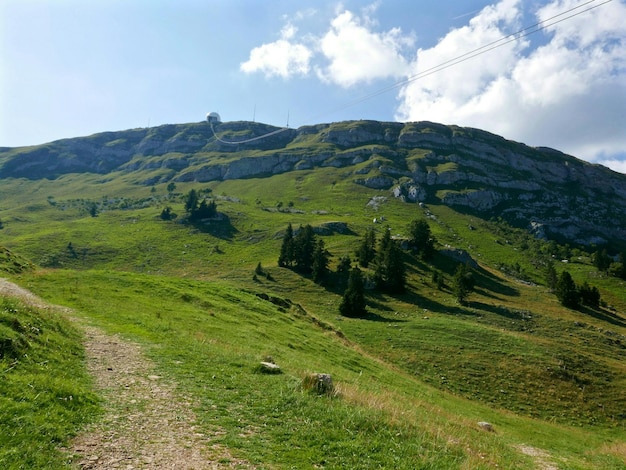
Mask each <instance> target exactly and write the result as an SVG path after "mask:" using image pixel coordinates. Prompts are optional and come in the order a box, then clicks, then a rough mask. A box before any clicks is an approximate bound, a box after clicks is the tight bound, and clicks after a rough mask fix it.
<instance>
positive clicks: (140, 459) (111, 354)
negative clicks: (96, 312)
mask: <svg viewBox="0 0 626 470" xmlns="http://www.w3.org/2000/svg"><path fill="white" fill-rule="evenodd" d="M0 295H5V296H11V297H18V298H20V299H21V300H22V301H23V302H25V303H28V304H30V305H33V306H35V307H38V308H44V309H49V308H54V309H58V310H60V311H63V312H64V313H65V314H66V315H67V316H68V318H70V319H71V320H73V321H75V322H76V323H77V324H78V325H79V326H80V328H81V329H82V330H83V331H84V332H85V351H86V356H87V367H88V370H89V372H90V373H91V374H92V376H93V377H94V382H95V385H96V387H97V389H98V390H99V391H100V393H101V394H102V396H103V397H104V407H105V414H104V416H103V418H102V419H101V420H100V421H99V422H98V423H96V424H94V425H93V426H91V427H90V428H89V429H87V430H85V432H84V433H83V434H81V435H79V436H78V437H77V438H76V439H74V441H73V442H72V445H71V448H70V449H68V452H69V453H70V454H71V456H72V461H73V463H74V464H75V465H76V466H77V467H78V468H81V469H98V470H100V469H124V470H131V469H176V470H179V469H180V470H183V469H222V468H234V467H236V468H250V465H249V464H247V463H246V462H244V461H241V460H237V459H234V458H232V456H231V455H230V454H229V452H228V450H227V449H225V448H223V447H220V446H218V445H215V444H212V443H211V436H207V435H205V434H202V433H201V432H199V431H198V429H197V428H196V425H195V422H196V417H195V415H194V413H193V405H194V403H193V401H192V400H191V399H189V398H188V397H185V396H183V395H182V394H180V392H179V391H178V390H177V387H176V384H175V383H174V382H173V381H171V380H169V379H167V378H166V377H162V376H159V375H157V374H156V373H155V371H154V370H155V366H154V364H153V363H152V362H151V361H150V360H149V359H147V358H146V357H145V356H144V355H143V353H142V351H141V348H140V346H139V345H137V344H134V343H131V342H129V341H126V340H124V339H122V338H120V337H119V336H117V335H108V334H106V333H104V332H103V331H102V330H100V329H98V328H95V327H92V326H88V325H86V324H85V322H84V321H82V320H80V319H77V318H76V317H75V316H74V315H73V313H72V312H71V310H69V309H65V308H62V307H54V306H51V305H48V304H46V303H45V302H44V301H43V300H42V299H40V298H38V297H36V296H35V295H33V294H32V293H31V292H29V291H27V290H25V289H22V288H21V287H19V286H17V285H16V284H13V283H11V282H9V281H7V280H5V279H0Z"/></svg>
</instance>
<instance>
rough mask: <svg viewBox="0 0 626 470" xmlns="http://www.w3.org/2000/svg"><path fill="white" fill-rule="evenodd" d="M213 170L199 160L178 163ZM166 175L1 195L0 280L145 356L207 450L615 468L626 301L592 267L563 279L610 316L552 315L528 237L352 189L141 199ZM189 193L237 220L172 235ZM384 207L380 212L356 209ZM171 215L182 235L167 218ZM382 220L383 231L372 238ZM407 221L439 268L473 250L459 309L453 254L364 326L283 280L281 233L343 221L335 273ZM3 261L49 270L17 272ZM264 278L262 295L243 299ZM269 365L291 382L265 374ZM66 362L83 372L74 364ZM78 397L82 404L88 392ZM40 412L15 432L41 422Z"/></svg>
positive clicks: (316, 292)
mask: <svg viewBox="0 0 626 470" xmlns="http://www.w3.org/2000/svg"><path fill="white" fill-rule="evenodd" d="M347 125H348V126H351V125H352V124H347ZM318 139H319V135H317V134H311V135H310V136H304V137H303V138H302V139H301V142H300V143H299V145H302V146H305V145H306V146H308V147H310V148H311V151H314V150H315V147H316V146H317V145H319V142H317V140H318ZM323 145H326V144H323ZM294 151H295V150H294ZM411 155H413V158H414V159H416V160H417V159H419V158H421V157H422V155H423V154H422V153H420V152H418V151H412V153H411ZM163 158H166V157H165V156H164V157H163ZM217 158H218V157H217V156H215V155H213V154H210V153H207V154H196V155H195V156H194V159H192V160H190V161H191V165H205V164H210V163H211V162H213V163H217V162H218V160H217ZM219 158H222V159H224V160H228V159H231V158H234V155H231V154H228V155H226V156H221V157H219ZM153 159H154V160H155V161H156V160H160V159H161V157H153ZM379 160H380V161H381V162H382V161H384V162H386V163H389V162H390V161H391V160H389V158H383V157H380V159H379ZM391 163H393V162H391ZM409 163H410V162H409ZM366 166H367V163H361V164H360V165H357V166H355V167H354V168H361V167H363V168H365V167H366ZM163 171H164V170H162V169H158V170H149V171H145V172H141V175H140V176H138V175H136V174H133V173H117V174H110V175H106V177H104V176H103V175H65V176H61V177H59V178H58V179H57V180H33V181H31V180H23V179H7V180H3V184H2V186H0V200H2V207H1V208H0V217H1V220H2V222H3V227H4V228H3V229H2V231H1V232H0V234H2V236H3V242H2V243H3V244H4V245H6V246H7V248H8V249H9V250H10V252H9V251H5V252H4V253H5V257H4V258H3V257H2V256H0V268H2V269H4V271H7V272H8V274H9V275H11V276H13V278H14V279H16V280H18V281H19V283H20V284H22V285H24V286H26V287H28V288H31V289H33V290H34V291H36V292H37V293H38V294H40V295H42V296H44V297H45V298H47V299H49V300H51V301H52V302H55V303H60V304H64V305H70V306H72V307H74V308H75V309H77V311H78V312H80V314H81V315H84V316H85V317H86V318H88V319H89V321H91V322H93V323H95V324H97V325H99V326H101V327H103V328H105V329H107V330H108V331H110V332H117V333H121V334H123V335H125V336H126V337H128V338H130V339H133V340H135V341H139V342H141V343H142V344H143V346H144V348H145V349H146V351H147V352H148V354H149V355H150V356H151V358H152V359H154V361H155V363H156V364H157V366H158V367H159V368H160V369H161V371H162V372H163V373H164V374H168V375H170V376H172V377H174V378H175V379H176V381H177V382H178V383H179V384H180V387H181V389H182V390H183V391H184V392H185V393H189V394H191V395H193V396H194V397H195V398H196V402H197V403H199V407H198V409H197V410H196V412H197V415H198V417H199V420H200V422H201V423H202V425H203V426H204V427H205V430H206V431H207V432H212V431H219V433H218V436H219V437H218V438H217V439H218V441H219V443H221V444H224V445H226V446H228V447H229V448H230V449H232V450H233V455H234V456H235V457H237V458H243V459H246V460H248V461H250V462H252V463H254V464H258V465H259V466H260V467H261V468H266V467H272V468H310V467H313V466H319V467H327V468H374V467H381V468H472V469H474V468H495V466H496V465H498V466H499V468H536V467H537V466H538V464H537V461H536V459H534V458H533V457H531V456H529V455H524V453H523V452H522V451H521V450H520V448H521V447H520V446H532V447H534V448H536V449H540V450H543V451H545V452H546V453H547V454H548V455H549V457H548V458H549V461H550V462H552V463H553V464H554V465H555V466H557V467H559V468H568V469H569V468H573V469H585V468H615V469H618V468H623V466H624V458H625V455H626V451H625V444H624V442H625V441H626V439H625V434H626V433H625V429H624V423H625V417H624V416H623V410H624V409H626V394H625V393H624V390H625V389H626V370H625V369H624V366H623V363H624V355H625V354H626V353H625V351H626V350H625V349H624V345H625V344H626V337H625V335H626V324H625V322H626V320H625V318H624V312H625V311H626V289H624V283H623V281H620V280H617V279H615V278H608V277H606V276H603V275H600V274H598V273H597V271H595V269H594V268H593V267H592V265H591V263H590V260H589V258H588V257H587V256H584V255H581V256H580V257H572V259H570V262H569V263H568V264H559V265H558V266H557V268H558V269H559V270H562V269H568V270H569V271H570V272H571V273H572V275H573V276H574V278H575V279H576V281H577V282H582V281H584V280H587V281H588V282H589V283H590V284H592V285H597V286H598V287H599V288H600V290H601V293H602V298H603V299H604V300H605V301H606V303H607V304H608V305H610V306H611V308H609V307H606V308H601V309H597V310H585V311H581V312H578V311H571V310H567V309H564V308H562V307H561V306H560V305H558V302H557V301H556V299H555V297H554V296H553V295H552V294H550V293H549V292H548V291H547V289H546V288H545V287H544V286H543V285H542V284H543V278H542V274H541V271H540V270H539V269H538V267H537V264H536V262H535V261H536V253H537V252H538V251H540V250H541V249H548V248H546V247H545V246H544V245H541V244H539V242H536V241H535V240H534V239H532V237H530V236H529V235H528V234H526V233H525V232H523V231H521V230H515V229H512V228H510V227H508V226H506V224H504V223H503V222H501V221H494V220H484V219H482V218H480V217H478V216H476V215H471V214H462V213H459V212H457V211H454V210H453V209H450V208H448V207H445V206H440V205H436V204H433V205H428V206H427V207H424V208H420V207H419V206H417V205H416V204H406V203H402V202H400V201H399V200H397V199H394V198H392V197H391V196H390V195H389V193H388V192H387V191H375V190H371V189H368V188H365V187H363V186H359V185H355V184H354V183H353V182H352V179H353V178H354V177H356V176H354V175H353V174H352V173H351V171H352V169H350V168H334V167H324V168H316V169H315V170H300V171H293V172H289V173H285V174H280V175H275V176H272V177H267V178H248V179H241V180H226V181H214V182H210V183H204V184H199V183H177V188H176V191H175V194H173V195H168V193H167V190H166V183H159V184H155V185H154V186H153V187H147V186H142V185H138V184H136V182H137V181H138V178H139V179H141V178H143V177H146V178H147V177H152V176H159V175H161V176H162V172H163ZM372 174H375V172H373V173H372ZM361 176H363V175H359V177H361ZM153 188H154V189H153ZM191 188H194V189H196V190H199V189H211V190H212V195H213V196H214V197H215V198H216V199H217V203H218V210H219V211H220V212H222V213H224V214H226V215H227V216H228V218H227V219H225V220H224V221H223V222H219V223H212V224H210V225H207V226H202V225H198V226H191V225H186V224H182V223H180V218H181V216H182V215H183V213H184V211H183V209H182V195H184V194H185V193H186V192H187V191H189V190H190V189H191ZM375 196H377V197H379V198H380V199H379V204H378V205H377V206H372V205H368V202H369V201H370V200H371V199H372V198H373V197H375ZM92 202H97V203H98V204H100V205H101V208H102V210H101V212H100V213H99V215H98V216H97V217H91V216H90V215H89V213H88V210H87V208H88V207H89V206H90V204H91V203H92ZM166 205H169V206H171V207H172V208H173V209H174V212H177V213H178V214H179V219H177V220H175V221H169V222H165V221H162V220H160V219H159V218H158V215H159V213H160V212H161V210H162V209H163V207H165V206H166ZM279 206H281V207H280V208H279ZM381 217H384V218H385V221H384V224H376V225H373V224H372V220H373V219H374V218H377V219H380V218H381ZM416 217H427V220H428V221H429V224H430V226H431V230H432V231H433V234H434V235H435V236H436V238H437V240H438V242H439V244H438V245H437V247H438V248H443V247H444V246H445V245H450V246H453V247H456V248H461V249H464V250H466V251H468V252H469V253H470V254H471V255H472V257H473V258H474V259H475V260H477V261H478V262H480V263H481V269H480V270H479V271H478V272H477V273H476V276H477V289H476V291H475V292H474V293H473V294H472V295H471V296H470V298H469V303H468V305H459V304H458V303H457V302H456V300H455V298H454V295H453V294H452V292H451V291H450V290H449V288H444V289H443V290H437V289H436V287H435V286H434V284H433V283H432V282H431V281H430V279H431V274H432V270H433V269H437V270H439V271H441V272H442V273H444V276H445V277H446V280H447V282H448V284H449V282H450V279H451V275H452V273H453V272H454V269H455V267H456V263H455V262H454V261H452V260H451V259H449V258H446V257H444V256H443V255H438V256H437V257H436V258H435V259H434V260H433V262H432V263H430V264H428V263H424V262H422V261H420V260H417V259H415V258H414V257H413V256H412V255H410V254H407V256H406V261H407V264H408V272H409V280H408V282H409V292H408V293H407V294H405V295H402V296H395V297H390V296H385V295H379V294H376V293H374V292H368V309H369V312H370V315H369V317H368V318H366V319H346V318H342V317H340V316H339V315H338V305H339V302H340V299H341V296H340V295H341V290H342V289H341V286H340V285H335V286H329V288H328V289H323V288H320V287H319V286H317V285H315V284H313V283H312V282H311V281H310V280H309V279H307V278H306V277H302V276H299V275H296V274H295V273H293V272H291V271H289V270H285V269H280V268H277V267H276V259H277V255H278V251H279V249H280V243H281V238H282V237H281V234H282V231H283V230H284V229H285V227H286V226H287V224H288V223H291V224H292V225H293V226H294V227H297V226H298V225H300V224H303V225H304V224H307V223H309V224H311V225H313V226H317V225H321V224H324V223H327V222H332V221H341V222H345V223H346V224H347V225H348V228H349V229H350V230H351V233H348V234H334V235H332V236H325V237H324V242H325V245H326V248H327V249H328V250H329V251H330V252H331V253H332V255H333V261H332V263H331V264H332V266H331V267H333V268H334V266H335V263H336V262H337V260H338V259H339V257H340V256H343V255H346V254H347V255H350V256H352V257H353V258H354V248H355V246H356V245H357V243H358V242H359V241H360V236H361V235H362V234H363V233H364V232H365V229H366V228H368V227H374V228H375V229H376V230H377V233H378V235H379V237H380V235H381V234H382V231H383V230H386V227H387V226H388V227H390V228H391V230H392V233H393V234H394V235H396V234H397V235H406V233H407V229H408V225H409V223H410V221H411V220H413V219H414V218H416ZM70 243H71V247H72V249H69V244H70ZM1 253H2V252H0V254H1ZM13 253H19V254H21V255H23V256H25V257H27V258H28V259H30V260H32V261H34V262H35V263H37V264H38V265H39V266H43V267H44V268H45V269H43V270H39V271H24V272H23V270H22V269H21V268H20V269H18V270H11V269H9V268H11V267H12V266H17V265H15V264H14V263H15V262H16V261H17V260H18V258H17V257H15V255H13ZM557 259H560V256H559V258H557ZM259 262H260V263H261V264H262V266H263V268H264V270H265V271H267V272H269V273H270V274H271V278H270V279H267V278H265V277H262V276H260V277H257V279H256V280H254V279H253V274H254V268H255V267H256V265H257V264H258V263H259ZM17 264H18V265H19V266H29V262H27V261H25V260H22V261H17ZM20 273H21V274H20ZM521 280H524V282H521ZM259 293H262V294H267V295H268V296H276V297H279V298H283V299H289V300H290V301H291V305H292V307H291V308H285V307H280V306H278V305H275V304H273V303H271V302H268V301H265V300H263V299H261V298H259V297H258V296H256V294H259ZM20 308H21V307H20ZM44 313H45V312H42V314H44ZM3 331H4V330H3ZM64 331H65V330H64ZM68 331H70V330H68ZM74 333H75V332H74ZM8 334H9V333H7V335H8ZM11 334H13V333H11ZM70 336H71V334H70ZM7 337H8V336H7ZM72 338H74V339H72V341H77V338H76V337H75V336H72ZM29 341H30V340H29ZM31 343H32V341H31ZM31 343H29V344H31ZM33 344H36V343H33ZM49 354H50V355H51V356H52V357H54V352H50V353H49ZM266 356H272V357H273V358H274V359H275V360H276V362H277V363H278V364H279V365H280V366H281V369H282V370H283V371H284V372H285V373H283V374H278V375H265V374H259V373H256V372H255V371H256V366H257V364H258V363H259V361H261V360H263V358H264V357H266ZM29 357H30V355H29ZM74 359H76V360H77V361H78V363H77V365H75V366H73V367H77V368H78V369H77V370H82V369H80V367H82V365H81V364H82V363H80V353H78V355H77V356H76V357H74ZM8 367H11V366H10V364H9V366H8ZM8 367H7V368H8ZM20 367H21V366H20ZM3 370H4V369H3ZM66 370H70V369H66ZM12 371H13V370H11V371H10V372H12ZM52 371H53V369H50V373H52ZM40 372H42V373H47V372H46V371H45V370H44V371H40ZM312 372H327V373H331V374H332V376H333V379H334V380H335V383H336V384H337V389H338V395H337V396H335V397H332V398H331V397H320V396H316V395H314V394H310V393H307V392H306V391H304V390H303V389H302V387H301V386H300V384H301V379H302V377H304V376H305V375H306V374H309V373H312ZM41 380H42V381H43V380H44V379H41ZM81 380H82V378H80V377H79V383H78V385H76V384H74V385H76V386H79V387H83V386H87V385H84V383H83V385H81V383H82V382H80V381H81ZM50 383H51V384H56V382H55V381H54V380H51V381H50ZM55 386H56V385H55ZM69 386H70V385H69V384H68V385H67V387H69ZM7 393H8V395H7V396H15V397H19V396H20V395H19V393H22V392H21V391H20V388H19V387H16V388H12V389H11V390H7ZM77 393H78V392H77ZM85 393H88V392H85ZM73 396H78V394H77V395H73ZM31 398H32V397H31ZM59 401H62V400H59ZM62 405H65V403H62ZM85 406H87V405H85ZM89 406H91V405H89ZM75 411H76V410H75ZM15 413H16V412H13V411H12V412H11V413H9V415H7V416H13V415H14V414H15ZM38 413H39V411H38V409H33V408H29V409H28V410H27V411H25V415H26V416H31V415H32V419H33V420H38V419H41V417H40V416H39V415H38ZM70 414H71V413H70ZM37 416H39V417H37ZM75 418H76V417H75ZM7 419H10V418H7ZM478 421H489V422H491V423H492V424H494V426H495V428H496V433H485V432H482V431H480V430H479V429H478V428H477V426H476V423H477V422H478ZM79 425H80V422H79V421H72V420H71V419H69V418H68V420H66V421H65V422H61V423H60V427H61V429H60V430H59V431H58V433H59V435H61V434H62V435H65V436H70V435H71V434H72V433H74V432H76V429H77V427H78V426H79ZM22 438H23V439H25V440H27V439H28V438H27V437H26V436H24V437H19V438H16V439H17V440H19V439H22ZM61 441H62V439H59V442H61ZM52 447H54V446H52ZM52 447H51V449H52ZM33 466H34V468H44V467H45V465H43V464H41V465H39V464H37V465H33Z"/></svg>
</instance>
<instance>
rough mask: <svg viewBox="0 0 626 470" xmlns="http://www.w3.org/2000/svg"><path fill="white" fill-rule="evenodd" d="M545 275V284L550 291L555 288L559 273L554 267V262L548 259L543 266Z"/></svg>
mask: <svg viewBox="0 0 626 470" xmlns="http://www.w3.org/2000/svg"><path fill="white" fill-rule="evenodd" d="M545 275H546V285H547V286H548V288H549V289H550V290H551V291H554V289H556V284H557V282H558V280H559V275H558V274H557V272H556V268H555V267H554V263H553V262H552V261H548V263H547V264H546V268H545Z"/></svg>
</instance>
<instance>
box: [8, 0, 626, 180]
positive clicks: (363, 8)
mask: <svg viewBox="0 0 626 470" xmlns="http://www.w3.org/2000/svg"><path fill="white" fill-rule="evenodd" d="M590 8H591V9H590ZM566 12H567V13H566ZM564 13H565V14H564ZM572 15H575V16H572ZM570 16H571V17H570ZM536 23H540V24H541V25H542V26H544V27H545V28H544V29H542V30H541V31H538V32H537V33H535V34H530V35H527V36H525V37H517V39H515V37H511V39H515V40H512V41H510V42H508V43H506V44H503V42H504V41H503V42H497V41H499V40H500V39H501V38H503V37H507V36H508V35H510V34H513V33H516V32H519V31H520V30H523V29H524V28H526V27H528V26H530V25H533V24H536ZM625 24H626V0H608V1H607V0H592V1H589V0H526V1H521V0H500V1H491V2H490V1H484V0H464V1H462V2H461V1H451V0H422V1H406V0H373V1H357V0H344V1H343V2H338V1H326V0H316V1H313V0H299V1H291V0H265V1H261V0H229V1H227V0H170V1H161V0H90V1H84V0H55V1H53V0H47V1H45V0H3V1H2V2H0V146H19V145H34V144H40V143H44V142H48V141H52V140H56V139H60V138H65V137H75V136H81V135H89V134H93V133H96V132H103V131H114V130H122V129H129V128H136V127H147V126H155V125H159V124H166V123H185V122H195V121H200V120H202V119H203V118H204V116H205V115H206V113H207V112H209V111H217V112H219V113H220V114H221V116H222V119H223V120H225V121H230V120H233V121H235V120H253V119H255V120H256V121H259V122H265V123H269V124H273V125H276V126H285V125H287V124H288V125H289V126H290V127H298V126H301V125H306V124H316V123H321V122H333V121H340V120H346V119H375V120H383V121H396V120H397V121H417V120H431V121H436V122H442V123H446V124H457V125H462V126H471V127H478V128H481V129H485V130H488V131H490V132H494V133H496V134H499V135H502V136H503V137H506V138H508V139H513V140H517V141H520V142H524V143H527V144H529V145H533V146H548V147H553V148H557V149H559V150H562V151H565V152H567V153H569V154H572V155H574V156H576V157H579V158H581V159H584V160H588V161H592V162H598V163H602V164H605V165H607V166H609V167H611V168H613V169H614V170H617V171H621V172H624V173H626V28H625V27H624V25H625ZM526 32H531V30H526ZM487 44H492V47H493V46H498V47H493V48H492V49H491V50H489V51H485V50H484V49H479V48H481V47H483V46H485V45H487ZM474 50H479V52H483V51H484V53H482V54H480V55H477V56H476V57H473V58H470V59H468V60H465V61H462V62H460V63H456V62H457V59H458V58H460V57H462V56H463V54H465V53H467V52H470V51H474ZM448 61H451V62H448ZM444 63H449V64H451V66H449V67H447V68H445V69H442V70H439V69H438V66H440V65H441V64H444ZM429 70H430V71H432V73H429V74H426V75H425V74H424V72H425V71H429Z"/></svg>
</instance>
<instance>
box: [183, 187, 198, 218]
mask: <svg viewBox="0 0 626 470" xmlns="http://www.w3.org/2000/svg"><path fill="white" fill-rule="evenodd" d="M196 209H198V193H197V192H196V190H195V189H192V190H190V191H189V193H187V197H186V198H185V212H187V213H188V214H189V215H190V216H191V215H193V213H194V212H195V211H196Z"/></svg>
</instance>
